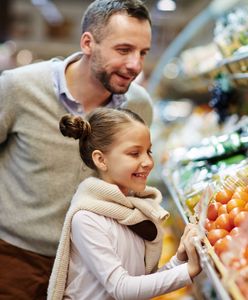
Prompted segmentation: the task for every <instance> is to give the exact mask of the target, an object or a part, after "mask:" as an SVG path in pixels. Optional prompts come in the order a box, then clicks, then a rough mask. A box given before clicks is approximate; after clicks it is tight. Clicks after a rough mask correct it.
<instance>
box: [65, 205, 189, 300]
mask: <svg viewBox="0 0 248 300" xmlns="http://www.w3.org/2000/svg"><path fill="white" fill-rule="evenodd" d="M71 240H72V245H71V256H70V265H69V274H68V280H67V287H66V291H65V295H64V299H74V300H86V299H87V300H92V299H94V300H111V299H123V300H124V299H125V300H128V299H130V300H135V299H137V300H138V299H140V300H144V299H150V298H152V297H155V296H158V295H161V294H164V293H168V292H170V291H172V290H175V289H178V288H181V287H183V286H185V285H188V284H191V283H192V281H191V279H190V276H189V274H188V269H187V263H184V262H181V261H179V260H178V259H177V258H176V257H175V256H174V257H173V258H172V259H171V261H170V262H169V263H167V264H166V265H165V266H163V268H161V269H160V270H159V271H158V272H156V273H153V274H149V275H144V274H145V264H144V253H145V244H144V241H143V239H142V238H140V237H139V236H137V235H136V234H135V233H133V232H132V231H131V230H130V229H129V228H128V227H126V226H123V225H120V224H119V223H118V222H116V221H115V220H113V219H110V218H107V217H104V216H100V215H97V214H95V213H93V212H89V211H85V210H81V211H78V212H77V213H76V214H75V215H74V217H73V220H72V228H71Z"/></svg>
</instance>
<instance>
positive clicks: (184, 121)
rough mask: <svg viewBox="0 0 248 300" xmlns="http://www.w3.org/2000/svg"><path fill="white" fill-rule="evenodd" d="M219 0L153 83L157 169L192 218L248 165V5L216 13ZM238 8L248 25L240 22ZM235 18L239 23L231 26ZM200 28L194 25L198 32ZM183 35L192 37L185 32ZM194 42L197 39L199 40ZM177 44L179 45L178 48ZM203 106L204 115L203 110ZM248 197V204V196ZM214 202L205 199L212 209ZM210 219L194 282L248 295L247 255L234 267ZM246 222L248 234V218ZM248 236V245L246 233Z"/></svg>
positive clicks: (219, 293)
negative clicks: (215, 241) (214, 240)
mask: <svg viewBox="0 0 248 300" xmlns="http://www.w3.org/2000/svg"><path fill="white" fill-rule="evenodd" d="M217 2H218V1H213V2H212V3H211V5H212V6H211V5H210V6H209V8H208V9H207V11H206V12H202V14H200V16H198V17H196V19H195V20H193V21H192V22H191V24H190V25H189V26H188V28H186V29H185V30H184V31H183V32H182V34H181V36H180V37H179V38H178V39H176V41H175V42H174V44H173V45H172V47H169V49H168V51H167V52H165V54H164V55H163V57H162V58H161V61H160V62H159V64H158V67H157V68H155V71H154V74H153V75H152V77H151V80H150V82H149V84H148V89H149V91H150V93H151V94H152V96H153V97H154V98H155V122H154V123H155V124H154V125H153V128H152V130H153V135H154V136H155V137H154V141H153V144H154V145H155V148H156V149H155V151H154V152H155V157H156V160H157V161H156V163H157V165H158V167H157V173H159V174H160V177H161V181H162V182H163V184H164V186H165V188H166V193H165V198H167V201H170V200H171V201H172V202H173V203H174V208H175V209H176V210H177V212H178V213H179V215H180V217H181V220H182V221H183V222H184V224H186V223H188V222H191V223H197V224H199V223H202V220H201V222H200V221H199V218H198V217H197V214H196V212H195V210H197V209H199V203H202V201H203V200H202V198H203V193H204V191H205V192H206V190H207V189H208V188H209V186H210V185H212V184H214V187H215V194H216V193H217V190H218V188H219V189H221V185H220V181H221V180H222V179H223V178H222V176H224V175H223V174H225V176H226V177H228V176H229V175H230V174H233V172H235V170H237V169H238V168H241V167H245V166H246V164H247V156H248V151H247V150H248V144H247V137H246V136H247V132H248V131H247V130H248V129H247V128H248V118H247V112H248V23H247V18H244V15H245V14H246V15H247V16H248V9H247V3H245V1H227V2H226V3H225V4H224V3H222V4H223V5H224V6H223V9H221V2H220V1H219V2H218V4H219V5H220V6H219V7H218V13H216V10H215V13H213V10H211V9H213V7H214V5H216V3H217ZM234 2H235V3H234ZM237 3H238V6H237ZM215 8H216V6H215ZM230 14H231V15H230ZM235 14H237V15H238V18H239V19H238V21H241V25H242V26H238V24H239V23H238V22H236V23H235V22H233V21H234V19H235ZM201 18H202V19H201ZM223 20H225V21H226V23H224V25H227V24H228V20H229V21H230V20H231V21H232V22H229V23H230V24H229V27H228V31H229V32H228V34H229V36H228V39H227V40H225V43H226V44H223V43H222V44H221V43H220V41H222V40H221V34H222V35H224V34H226V32H224V29H225V30H227V28H224V27H222V32H221V30H220V28H219V27H220V23H221V22H223ZM210 22H212V32H211V33H210V35H208V36H207V37H206V39H207V42H206V43H205V45H202V44H199V45H198V46H197V47H196V46H194V47H192V48H190V41H189V40H190V39H192V37H193V36H194V35H196V32H197V31H200V30H201V29H202V27H204V26H205V25H206V24H208V25H209V23H210ZM197 24H198V27H197V26H196V25H197ZM234 24H235V28H231V26H233V27H234ZM222 25H223V24H222ZM192 26H193V27H194V29H193V31H190V29H191V30H192ZM209 28H211V26H210V27H209ZM183 34H185V35H186V36H184V37H182V35H183ZM211 35H212V37H210V38H209V36H211ZM226 36H227V35H226ZM226 36H225V38H226ZM237 36H238V39H237ZM198 37H199V32H198ZM201 38H204V37H201ZM201 42H202V40H201ZM222 42H223V41H222ZM193 44H194V45H196V41H195V40H194V43H193ZM176 46H178V48H177V49H176V51H172V50H173V49H174V50H175V47H176ZM199 53H200V54H199ZM210 54H211V55H210ZM197 60H198V61H197ZM189 61H190V62H189ZM192 66H193V67H192ZM184 102H187V103H191V104H192V109H191V111H190V110H188V112H189V113H188V114H185V115H184V116H183V117H182V115H181V114H180V112H179V109H178V108H179V106H180V103H181V104H182V103H184ZM173 103H174V104H175V105H174V106H175V107H177V108H176V109H175V111H176V113H175V114H174V115H173V118H172V117H171V116H169V117H168V114H169V113H168V112H167V111H166V108H168V105H171V106H173ZM206 107H207V108H206ZM199 108H200V110H201V109H203V110H204V113H200V114H199ZM182 111H183V109H182ZM195 111H197V112H198V114H197V113H195ZM170 112H171V110H170ZM189 124H190V125H189ZM246 177H248V175H245V176H244V178H246ZM244 178H243V179H244ZM221 182H222V181H221ZM222 183H223V182H222ZM242 185H244V186H242V187H243V188H246V187H247V186H248V182H247V180H243V183H242ZM215 194H214V195H215ZM211 199H212V200H211ZM213 199H214V197H213V195H212V198H211V197H210V196H209V199H208V201H209V202H208V205H209V204H210V202H211V201H215V199H214V200H213ZM245 201H247V203H248V198H247V200H245ZM208 205H205V210H206V211H207V209H208ZM243 207H245V205H244V206H243ZM243 210H244V211H245V209H243ZM246 210H247V209H246ZM245 214H246V213H245ZM203 215H204V214H203ZM246 215H247V214H246ZM206 219H207V217H206V215H205V219H204V230H203V232H204V242H203V243H201V242H197V241H196V247H197V250H198V253H199V256H200V260H201V265H202V268H203V272H202V274H201V276H199V278H196V280H195V282H194V284H193V286H195V288H194V289H195V290H196V291H197V292H196V293H195V297H196V299H218V300H229V299H230V300H244V299H248V291H247V287H248V275H247V274H248V258H247V256H245V257H244V258H242V264H243V265H242V266H241V265H240V264H241V263H240V262H238V263H237V262H235V263H236V264H239V269H238V270H237V269H232V268H230V266H227V265H226V264H225V263H226V261H224V262H225V263H223V261H222V259H221V258H220V256H219V255H218V252H217V251H216V249H215V248H214V245H211V243H210V242H209V239H208V236H207V234H208V231H207V230H206V228H205V222H206ZM199 226H200V225H199ZM233 226H234V225H233ZM242 226H243V225H242ZM245 226H246V232H247V230H248V220H247V222H246V225H245ZM229 234H230V232H228V235H229ZM244 240H245V241H244ZM243 241H244V243H247V244H245V245H246V247H247V249H248V246H247V245H248V241H246V237H244V239H243ZM247 251H248V250H247ZM242 255H243V254H242ZM245 255H247V253H246V254H245ZM229 256H230V255H229ZM229 258H230V257H229ZM237 278H239V279H237ZM240 278H242V279H240Z"/></svg>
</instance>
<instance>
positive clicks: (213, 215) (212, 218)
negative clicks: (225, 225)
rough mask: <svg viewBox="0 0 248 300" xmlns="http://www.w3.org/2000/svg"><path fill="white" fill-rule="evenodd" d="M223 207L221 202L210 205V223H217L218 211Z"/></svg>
mask: <svg viewBox="0 0 248 300" xmlns="http://www.w3.org/2000/svg"><path fill="white" fill-rule="evenodd" d="M220 206H221V203H220V202H211V203H210V204H209V205H208V211H207V217H208V219H209V220H210V221H215V220H216V218H217V217H218V209H219V207H220Z"/></svg>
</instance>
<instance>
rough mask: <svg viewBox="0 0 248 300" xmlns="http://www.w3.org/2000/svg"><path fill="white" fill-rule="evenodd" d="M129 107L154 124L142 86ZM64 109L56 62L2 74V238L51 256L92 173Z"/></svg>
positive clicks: (136, 88) (133, 88)
mask: <svg viewBox="0 0 248 300" xmlns="http://www.w3.org/2000/svg"><path fill="white" fill-rule="evenodd" d="M125 107H128V108H130V109H132V110H135V111H136V112H137V113H139V114H140V115H141V116H142V117H143V118H144V120H145V121H146V122H147V123H148V124H149V125H150V123H151V120H152V106H151V101H150V98H149V96H148V94H147V93H146V92H145V90H144V89H143V88H141V87H140V86H137V85H136V84H134V83H133V84H132V85H131V87H130V89H129V92H128V94H127V102H125ZM65 113H67V112H66V110H65V108H64V107H63V106H62V105H61V103H60V102H59V100H58V99H57V97H56V95H55V91H54V88H53V80H52V67H51V61H47V62H41V63H37V64H33V65H29V66H26V67H21V68H18V69H15V70H10V71H6V72H4V73H3V74H2V75H1V76H0V239H3V240H5V241H7V242H9V243H11V244H13V245H16V246H18V247H21V248H24V249H27V250H31V251H34V252H37V253H40V254H44V255H49V256H50V255H51V256H53V255H55V253H56V248H57V245H58V241H59V237H60V234H61V229H62V224H63V221H64V217H65V213H66V211H67V209H68V207H69V204H70V201H71V198H72V196H73V194H74V192H75V190H76V189H77V186H78V184H79V183H80V182H81V181H82V180H83V179H85V178H86V177H88V176H89V175H91V174H92V171H91V170H89V169H88V168H87V167H85V166H84V165H83V163H82V161H81V159H80V157H79V150H78V142H77V141H75V140H73V139H69V138H65V137H63V136H62V134H61V133H60V131H59V127H58V124H59V120H60V118H61V116H62V115H64V114H65Z"/></svg>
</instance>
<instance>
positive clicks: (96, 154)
mask: <svg viewBox="0 0 248 300" xmlns="http://www.w3.org/2000/svg"><path fill="white" fill-rule="evenodd" d="M92 159H93V161H94V164H95V165H96V167H97V169H99V170H100V171H103V172H104V171H107V164H106V159H105V156H104V154H103V153H102V152H101V151H100V150H94V151H93V152H92Z"/></svg>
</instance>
